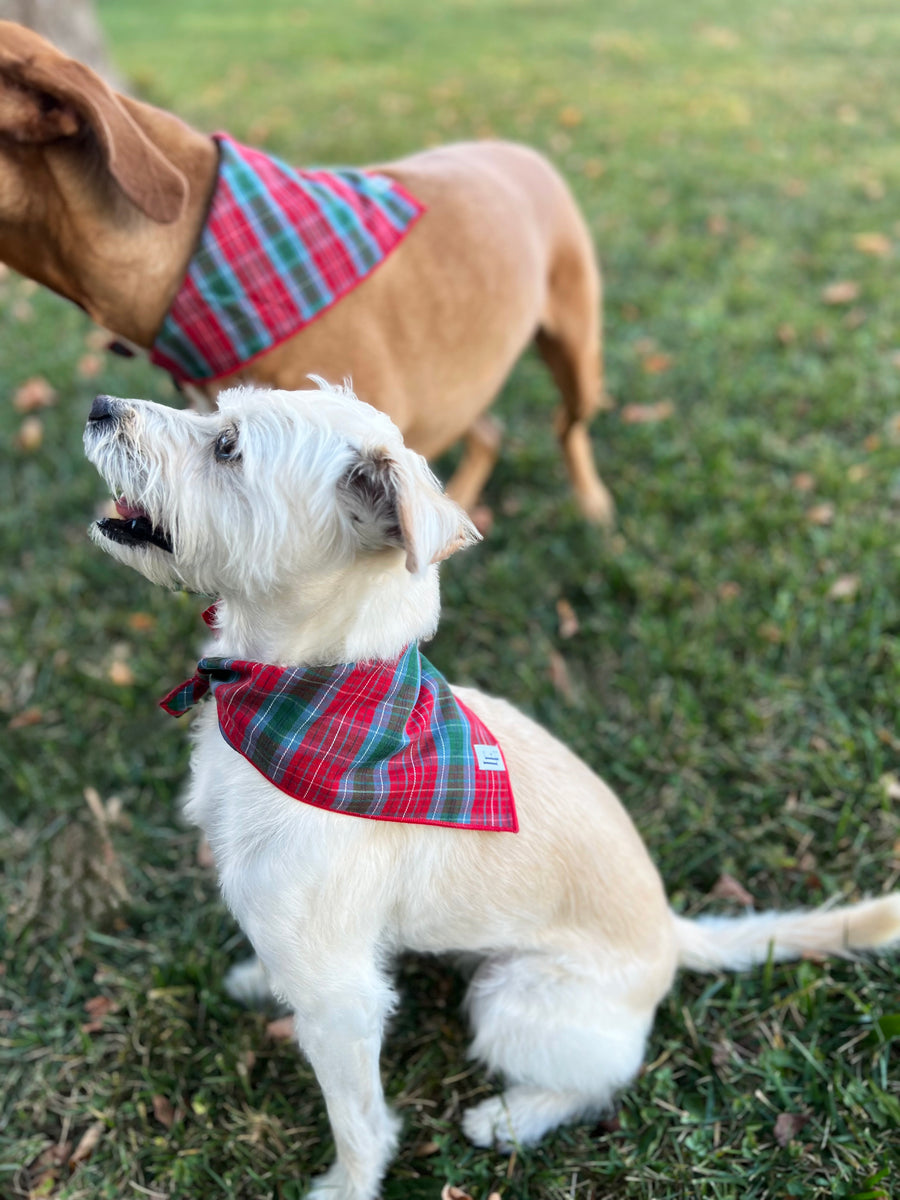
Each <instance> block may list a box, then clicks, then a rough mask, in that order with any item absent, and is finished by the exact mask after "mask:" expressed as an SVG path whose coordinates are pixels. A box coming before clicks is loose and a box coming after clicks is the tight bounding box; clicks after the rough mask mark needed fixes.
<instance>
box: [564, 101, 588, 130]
mask: <svg viewBox="0 0 900 1200" xmlns="http://www.w3.org/2000/svg"><path fill="white" fill-rule="evenodd" d="M583 120H584V113H583V112H582V111H581V109H580V108H576V107H575V105H574V104H567V105H566V107H565V108H562V109H560V111H559V123H560V125H564V126H565V127H566V129H574V128H575V126H576V125H580V124H581V122H582V121H583Z"/></svg>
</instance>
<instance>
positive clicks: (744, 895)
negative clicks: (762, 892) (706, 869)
mask: <svg viewBox="0 0 900 1200" xmlns="http://www.w3.org/2000/svg"><path fill="white" fill-rule="evenodd" d="M710 895H711V896H715V897H716V899H717V900H736V901H737V903H738V904H744V905H746V906H747V907H751V906H752V905H753V904H754V903H755V901H754V898H753V897H752V896H751V895H750V893H749V892H748V891H747V889H746V888H745V887H744V885H743V884H742V883H738V881H737V880H736V879H735V878H734V876H733V875H729V874H728V872H727V871H723V872H722V874H721V875H720V876H719V878H718V879H717V880H716V882H715V884H714V885H713V889H712V891H711V892H710Z"/></svg>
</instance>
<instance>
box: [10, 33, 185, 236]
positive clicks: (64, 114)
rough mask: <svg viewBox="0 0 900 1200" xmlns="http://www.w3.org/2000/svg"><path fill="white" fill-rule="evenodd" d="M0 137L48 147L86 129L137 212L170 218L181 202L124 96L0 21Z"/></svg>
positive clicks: (173, 177) (177, 177)
mask: <svg viewBox="0 0 900 1200" xmlns="http://www.w3.org/2000/svg"><path fill="white" fill-rule="evenodd" d="M0 85H2V86H0V134H2V135H3V136H5V137H8V138H10V139H11V140H12V141H15V142H19V143H20V144H24V145H46V144H47V143H49V142H55V141H59V140H60V139H62V138H69V137H74V136H75V135H77V134H78V133H80V132H81V131H82V129H84V128H85V126H86V127H88V128H89V129H90V130H91V131H92V132H93V133H94V135H95V137H96V138H97V141H98V143H99V145H100V148H101V151H102V153H103V156H104V158H105V160H106V164H107V166H108V168H109V171H110V174H111V175H112V177H113V179H115V181H116V183H117V184H118V185H119V187H120V188H121V189H122V191H123V192H124V193H125V195H126V196H127V197H128V199H129V200H130V201H131V202H132V204H134V205H136V206H137V208H139V209H140V210H141V212H143V213H145V214H146V216H148V217H150V218H151V219H152V220H154V221H159V222H160V223H161V224H169V223H171V222H172V221H176V220H177V219H178V218H179V217H180V216H181V214H182V212H183V211H184V206H185V204H186V202H187V196H188V184H187V179H186V178H185V176H184V175H183V174H182V172H181V171H180V170H179V169H178V168H177V167H176V166H175V165H174V164H173V163H171V162H170V161H169V160H168V158H166V156H165V155H164V154H163V153H162V151H161V150H159V148H158V147H157V146H155V145H154V144H153V142H152V141H151V140H150V139H149V137H147V135H146V134H145V133H144V131H143V130H142V129H141V127H140V126H139V125H138V123H137V122H136V121H135V120H134V118H133V117H132V116H131V114H130V113H129V111H128V109H127V108H126V107H125V104H124V103H123V101H122V98H121V97H120V96H118V95H116V93H115V92H114V91H113V90H112V89H111V88H110V87H109V86H108V85H107V84H105V83H104V82H103V80H102V79H101V78H100V76H99V75H95V74H94V72H93V71H91V70H89V69H88V68H87V67H86V66H84V64H83V63H80V62H77V61H76V60H75V59H74V58H66V56H65V55H63V54H60V53H59V52H58V51H57V50H55V49H54V48H53V47H52V46H51V45H50V43H49V42H46V41H44V39H43V38H40V37H38V36H37V34H34V33H32V32H31V30H28V29H24V28H22V26H20V25H15V24H13V23H11V22H8V21H3V22H0Z"/></svg>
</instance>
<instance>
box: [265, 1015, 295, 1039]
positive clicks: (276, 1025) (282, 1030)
mask: <svg viewBox="0 0 900 1200" xmlns="http://www.w3.org/2000/svg"><path fill="white" fill-rule="evenodd" d="M294 1036H295V1035H294V1018H293V1017H278V1018H277V1019H276V1020H274V1021H270V1022H269V1023H268V1025H267V1026H266V1037H268V1038H271V1039H272V1040H273V1041H275V1042H284V1041H289V1040H290V1039H291V1038H293V1037H294Z"/></svg>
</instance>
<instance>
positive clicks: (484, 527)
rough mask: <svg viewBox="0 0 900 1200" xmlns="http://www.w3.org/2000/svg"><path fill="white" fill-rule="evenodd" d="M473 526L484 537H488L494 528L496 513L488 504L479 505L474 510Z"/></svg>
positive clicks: (472, 514)
mask: <svg viewBox="0 0 900 1200" xmlns="http://www.w3.org/2000/svg"><path fill="white" fill-rule="evenodd" d="M471 516H472V524H473V525H474V526H475V528H476V529H477V530H478V532H479V533H480V534H481V536H482V537H487V535H488V534H489V533H490V532H491V530H492V529H493V527H494V512H493V509H491V508H488V506H487V505H486V504H477V505H476V506H475V507H474V508H473V509H472V513H471Z"/></svg>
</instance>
